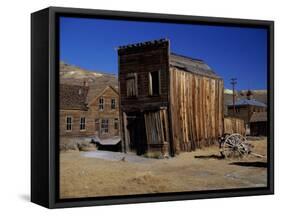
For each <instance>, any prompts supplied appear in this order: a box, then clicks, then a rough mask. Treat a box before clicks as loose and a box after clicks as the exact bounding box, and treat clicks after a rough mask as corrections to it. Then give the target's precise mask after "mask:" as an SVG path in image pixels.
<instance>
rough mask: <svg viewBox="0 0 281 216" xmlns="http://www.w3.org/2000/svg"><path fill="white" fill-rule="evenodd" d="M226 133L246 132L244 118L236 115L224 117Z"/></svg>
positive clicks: (243, 133)
mask: <svg viewBox="0 0 281 216" xmlns="http://www.w3.org/2000/svg"><path fill="white" fill-rule="evenodd" d="M224 133H229V134H233V133H239V134H241V135H245V134H246V128H245V122H244V120H243V119H239V118H234V117H225V118H224Z"/></svg>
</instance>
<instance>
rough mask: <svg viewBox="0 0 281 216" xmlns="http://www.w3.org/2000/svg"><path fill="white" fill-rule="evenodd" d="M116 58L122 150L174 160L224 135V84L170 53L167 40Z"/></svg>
mask: <svg viewBox="0 0 281 216" xmlns="http://www.w3.org/2000/svg"><path fill="white" fill-rule="evenodd" d="M118 57H119V89H120V116H121V117H120V120H121V131H122V143H123V151H125V152H127V151H135V152H136V153H137V154H144V153H146V152H158V153H160V154H161V155H162V156H165V155H171V156H173V155H175V154H178V153H180V152H181V151H193V150H195V149H197V148H201V147H203V146H208V145H211V144H213V143H215V142H216V141H217V139H218V137H219V136H221V135H222V134H223V129H224V128H223V89H224V88H223V80H222V79H221V78H220V77H219V76H217V75H216V74H215V73H214V72H213V70H212V69H211V68H210V67H209V66H208V65H207V64H206V63H205V62H204V61H202V60H198V59H194V58H190V57H186V56H181V55H177V54H174V53H171V52H170V48H169V40H166V39H161V40H157V41H149V42H144V43H138V44H132V45H128V46H121V47H119V49H118Z"/></svg>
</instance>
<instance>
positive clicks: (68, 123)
mask: <svg viewBox="0 0 281 216" xmlns="http://www.w3.org/2000/svg"><path fill="white" fill-rule="evenodd" d="M71 130H72V117H71V116H67V117H66V131H71Z"/></svg>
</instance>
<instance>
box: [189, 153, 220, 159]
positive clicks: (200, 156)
mask: <svg viewBox="0 0 281 216" xmlns="http://www.w3.org/2000/svg"><path fill="white" fill-rule="evenodd" d="M194 158H198V159H218V160H222V159H224V156H222V155H215V154H212V155H197V156H194Z"/></svg>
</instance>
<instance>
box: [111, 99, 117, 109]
mask: <svg viewBox="0 0 281 216" xmlns="http://www.w3.org/2000/svg"><path fill="white" fill-rule="evenodd" d="M111 109H116V100H115V98H112V99H111Z"/></svg>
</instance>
